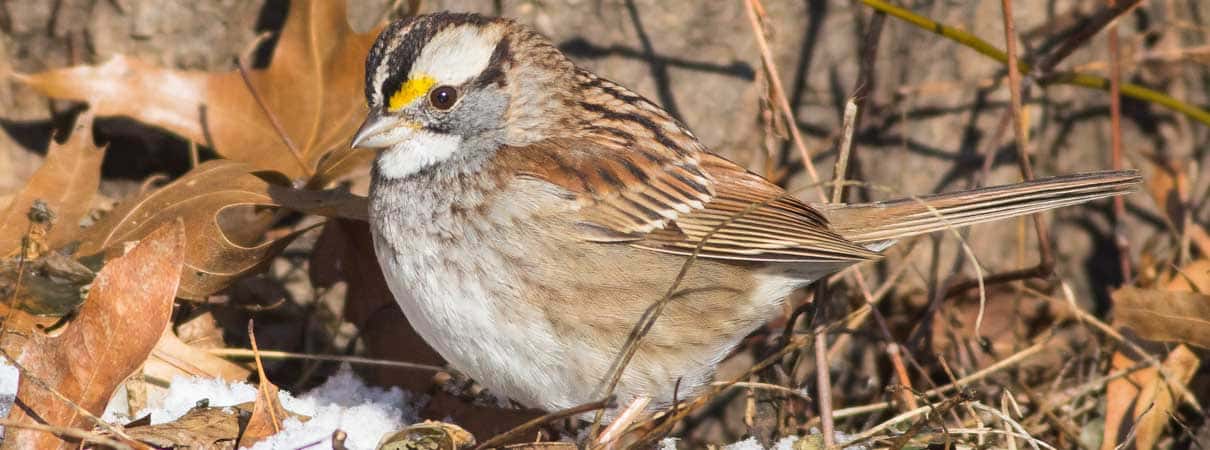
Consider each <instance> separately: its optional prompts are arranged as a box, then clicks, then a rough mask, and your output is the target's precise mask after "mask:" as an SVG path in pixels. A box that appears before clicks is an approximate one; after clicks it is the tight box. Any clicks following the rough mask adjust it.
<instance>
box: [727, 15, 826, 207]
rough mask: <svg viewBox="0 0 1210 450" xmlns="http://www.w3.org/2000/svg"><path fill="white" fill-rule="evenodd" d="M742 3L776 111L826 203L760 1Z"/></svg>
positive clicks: (821, 198) (820, 196)
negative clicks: (762, 20) (768, 37)
mask: <svg viewBox="0 0 1210 450" xmlns="http://www.w3.org/2000/svg"><path fill="white" fill-rule="evenodd" d="M740 1H742V2H743V3H744V10H745V11H746V12H747V13H748V22H749V24H751V25H752V34H753V35H755V36H756V45H757V47H758V48H760V59H761V61H762V62H763V63H764V66H765V72H768V74H769V84H770V85H771V86H772V87H773V96H774V97H775V98H776V100H777V106H778V109H780V110H781V112H782V114H783V115H784V116H785V119H786V128H788V129H789V130H790V137H791V138H792V139H793V140H794V147H795V148H797V149H798V154H799V157H801V158H802V164H803V166H804V167H806V168H807V174H808V175H810V176H811V181H812V182H813V183H815V184H816V188H817V189H818V191H819V199H820V200H821V201H825V202H826V201H828V196H827V194H825V193H824V190H823V185H822V184H819V180H820V178H819V173H818V172H816V171H815V163H814V162H812V161H811V153H810V152H809V151H807V144H805V143H803V140H802V133H800V132H799V131H798V125H797V124H798V118H797V117H795V116H794V109H793V108H792V107H791V106H790V101H789V100H786V90H785V89H783V88H782V84H781V76H779V75H778V72H777V64H776V62H774V60H773V52H772V51H771V50H769V42H768V40H766V39H765V28H764V26H762V25H761V23H760V18H759V17H757V15H756V8H761V9H762V10H763V9H764V8H763V7H761V6H759V5H760V0H740Z"/></svg>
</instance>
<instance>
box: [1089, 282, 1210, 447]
mask: <svg viewBox="0 0 1210 450" xmlns="http://www.w3.org/2000/svg"><path fill="white" fill-rule="evenodd" d="M1156 284H1157V286H1153V287H1147V288H1140V287H1134V286H1126V287H1122V288H1120V289H1118V290H1117V291H1114V292H1113V293H1112V297H1113V302H1114V305H1113V308H1114V313H1113V314H1114V324H1115V325H1116V326H1117V327H1119V328H1124V329H1128V330H1130V331H1132V332H1133V333H1135V334H1136V335H1137V336H1139V337H1141V338H1143V339H1146V340H1150V341H1163V342H1175V343H1178V345H1177V346H1176V347H1175V348H1173V349H1172V350H1171V351H1169V352H1168V355H1167V356H1166V357H1164V360H1163V363H1162V366H1161V367H1162V368H1163V374H1161V372H1160V370H1159V369H1157V368H1156V367H1146V368H1143V369H1141V370H1138V371H1135V372H1133V373H1131V374H1129V375H1128V376H1126V377H1125V378H1120V379H1116V380H1113V381H1110V382H1109V384H1108V385H1107V387H1106V391H1107V392H1106V395H1105V429H1104V432H1103V435H1104V436H1103V439H1102V445H1101V448H1102V449H1113V448H1115V446H1117V445H1118V443H1120V442H1124V440H1123V439H1125V438H1126V437H1127V436H1129V435H1133V436H1134V446H1135V448H1137V449H1139V450H1150V449H1152V448H1154V447H1155V444H1156V443H1157V442H1158V440H1159V438H1160V436H1161V434H1162V433H1163V431H1164V428H1165V427H1166V426H1167V425H1168V423H1169V421H1170V420H1171V418H1172V416H1173V415H1174V414H1175V411H1176V406H1177V402H1176V401H1175V395H1174V394H1175V393H1177V392H1181V391H1183V390H1184V389H1185V386H1186V385H1188V384H1189V382H1190V381H1191V380H1192V378H1193V375H1194V373H1195V372H1196V371H1197V368H1198V367H1199V365H1200V364H1201V361H1200V359H1199V358H1198V357H1197V355H1196V354H1194V352H1193V351H1191V350H1190V349H1189V348H1188V347H1186V346H1185V345H1183V344H1191V345H1195V346H1199V347H1202V348H1210V295H1207V293H1210V260H1205V259H1202V260H1198V261H1194V262H1192V263H1190V264H1188V265H1186V266H1184V267H1181V268H1177V269H1174V270H1172V271H1170V273H1169V274H1168V276H1167V277H1166V279H1164V280H1160V282H1158V283H1156ZM1135 364H1136V361H1135V359H1134V358H1131V357H1130V356H1127V355H1126V354H1125V353H1124V352H1122V351H1118V352H1115V353H1114V355H1113V360H1112V364H1111V368H1110V369H1111V370H1125V369H1127V368H1129V367H1131V366H1133V365H1135Z"/></svg>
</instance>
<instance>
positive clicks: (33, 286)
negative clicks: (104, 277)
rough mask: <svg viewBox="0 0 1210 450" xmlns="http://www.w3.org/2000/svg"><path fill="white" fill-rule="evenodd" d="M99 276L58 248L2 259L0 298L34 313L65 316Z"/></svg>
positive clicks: (0, 260) (82, 300)
mask: <svg viewBox="0 0 1210 450" xmlns="http://www.w3.org/2000/svg"><path fill="white" fill-rule="evenodd" d="M18 269H20V270H18ZM95 277H96V274H95V273H93V271H92V269H89V268H88V267H87V266H85V265H83V264H80V263H79V262H77V261H75V260H73V259H71V258H69V257H67V256H63V254H62V253H59V252H58V251H49V252H46V253H44V254H42V255H40V256H38V257H37V258H34V259H26V260H21V259H19V258H8V259H0V298H3V299H6V300H8V301H9V302H10V303H11V304H15V305H18V308H19V309H21V310H23V311H27V312H29V313H31V314H38V315H46V316H59V317H62V316H65V315H67V314H69V313H71V312H72V311H75V310H76V308H78V307H79V306H80V303H82V302H84V288H85V287H86V286H88V285H89V284H90V283H92V280H93V278H95ZM18 279H20V284H19V285H18Z"/></svg>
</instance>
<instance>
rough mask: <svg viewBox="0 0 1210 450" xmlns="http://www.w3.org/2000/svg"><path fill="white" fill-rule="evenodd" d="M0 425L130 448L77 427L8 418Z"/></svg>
mask: <svg viewBox="0 0 1210 450" xmlns="http://www.w3.org/2000/svg"><path fill="white" fill-rule="evenodd" d="M0 425H3V426H4V427H5V428H24V429H27V430H35V431H45V432H47V433H51V434H54V435H57V436H66V437H70V438H75V439H79V440H80V441H81V442H94V443H97V444H102V445H108V446H110V447H113V448H116V449H125V450H130V448H131V447H130V446H129V445H126V444H124V443H122V442H118V441H116V440H113V439H110V438H108V437H105V436H102V435H99V434H96V433H91V432H88V431H84V430H79V429H75V428H68V427H56V426H51V425H43V424H40V423H30V422H17V421H14V420H8V419H0Z"/></svg>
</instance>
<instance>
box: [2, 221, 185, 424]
mask: <svg viewBox="0 0 1210 450" xmlns="http://www.w3.org/2000/svg"><path fill="white" fill-rule="evenodd" d="M184 247H185V229H184V226H183V225H181V223H180V222H170V223H167V224H163V225H162V226H160V227H159V228H158V229H157V230H156V231H155V232H153V233H150V234H148V235H147V237H146V238H144V239H142V240H141V241H140V242H139V243H138V245H135V246H134V248H133V249H131V250H130V252H128V253H127V254H126V255H124V256H121V257H118V258H115V259H114V260H113V261H111V262H110V263H109V264H108V265H106V266H105V268H103V269H101V271H100V272H99V273H98V274H97V278H96V281H94V282H93V284H92V288H91V289H90V290H89V293H88V298H87V299H86V300H85V302H84V305H83V306H82V307H81V308H80V311H79V314H78V316H77V317H76V318H75V319H74V320H72V322H71V323H70V324H68V325H67V327H66V329H64V330H63V331H62V333H61V334H59V335H58V336H53V337H52V336H47V335H43V334H34V335H32V336H30V338H29V340H28V341H27V342H26V345H25V346H24V348H22V349H21V350H20V352H19V355H13V356H15V358H16V361H17V362H18V363H19V364H20V365H21V366H23V367H24V368H25V370H26V372H25V373H24V374H23V376H22V377H21V381H20V384H19V385H18V388H17V400H16V404H15V406H14V408H13V410H12V413H11V414H10V416H9V420H13V421H17V422H23V421H31V422H32V421H37V422H39V423H46V424H51V425H55V426H63V427H73V428H80V427H84V426H90V425H91V424H90V423H89V422H88V419H87V418H85V417H82V416H81V415H80V414H79V413H78V412H77V410H76V409H74V408H73V407H72V406H71V405H68V404H66V403H64V402H63V401H61V400H59V398H58V397H57V396H55V395H53V394H52V393H50V392H48V391H46V390H44V389H43V388H42V387H40V386H39V385H38V384H37V383H35V382H32V381H31V380H30V377H31V376H32V377H35V378H37V379H39V380H41V381H43V382H45V383H47V384H48V385H49V386H51V387H53V388H54V389H55V391H57V392H58V393H60V394H62V395H63V396H65V397H66V398H68V399H70V400H72V401H73V402H74V403H75V404H76V405H79V406H80V407H81V408H83V409H85V410H86V411H88V412H90V413H92V414H94V415H100V414H101V411H102V410H103V409H104V408H105V404H106V402H107V401H109V397H110V396H111V395H112V394H113V391H114V389H116V388H117V386H118V385H119V384H120V383H121V382H122V381H123V380H124V379H126V377H128V376H130V374H131V373H133V372H134V371H135V370H136V369H138V367H139V366H141V365H142V364H143V362H144V361H146V360H147V355H148V354H150V353H151V349H152V348H153V347H154V346H155V343H156V342H157V341H158V340H159V337H160V335H161V334H162V333H163V331H164V329H165V328H166V327H167V326H168V320H169V318H170V316H171V313H172V303H173V293H174V292H176V288H177V283H179V281H180V273H181V266H182V261H183V259H182V255H183V251H182V250H183V249H184ZM26 375H28V376H26ZM3 445H4V448H63V447H74V446H75V445H74V444H71V443H68V442H66V441H63V440H61V439H60V438H58V437H57V436H55V435H53V434H49V433H43V432H37V431H32V430H24V429H13V428H10V429H9V430H8V432H7V433H6V435H5V440H4V444H3Z"/></svg>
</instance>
